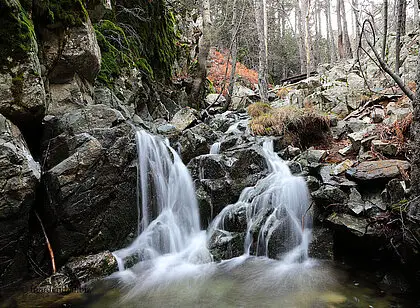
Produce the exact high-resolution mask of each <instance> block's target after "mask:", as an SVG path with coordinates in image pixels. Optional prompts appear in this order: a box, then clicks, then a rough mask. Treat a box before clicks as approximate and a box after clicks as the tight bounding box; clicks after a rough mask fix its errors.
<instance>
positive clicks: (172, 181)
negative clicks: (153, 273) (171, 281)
mask: <svg viewBox="0 0 420 308" xmlns="http://www.w3.org/2000/svg"><path fill="white" fill-rule="evenodd" d="M136 142H137V150H138V191H137V197H138V203H137V207H138V211H139V221H138V236H137V238H136V239H135V240H134V242H133V243H132V244H131V245H130V246H129V247H127V248H124V249H121V250H119V251H116V252H114V255H115V257H116V258H117V260H118V263H119V267H120V270H123V269H124V262H125V261H126V260H127V258H131V260H132V261H134V262H138V261H140V260H148V259H154V258H157V257H159V256H162V255H164V254H171V253H179V252H181V251H183V250H185V249H186V248H187V247H188V245H190V244H191V241H192V240H193V238H194V237H195V236H197V234H199V233H200V223H199V221H200V220H199V213H198V205H197V199H196V197H195V192H194V186H193V183H192V179H191V176H190V174H189V172H188V170H187V167H186V166H185V165H184V164H183V163H182V161H181V159H180V157H179V156H178V154H177V153H176V151H175V150H174V149H172V148H171V147H170V146H169V144H168V142H167V141H166V142H164V141H163V140H162V139H160V138H159V137H155V136H152V135H149V134H148V133H146V132H144V131H137V132H136ZM140 213H141V214H140Z"/></svg>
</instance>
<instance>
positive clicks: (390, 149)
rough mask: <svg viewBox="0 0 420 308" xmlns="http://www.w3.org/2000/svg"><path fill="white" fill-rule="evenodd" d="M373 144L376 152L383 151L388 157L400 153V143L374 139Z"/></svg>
mask: <svg viewBox="0 0 420 308" xmlns="http://www.w3.org/2000/svg"><path fill="white" fill-rule="evenodd" d="M372 146H373V149H374V150H375V151H376V152H378V153H381V154H383V155H385V156H387V157H395V156H396V155H397V154H398V145H397V144H395V143H388V142H383V141H381V140H373V141H372Z"/></svg>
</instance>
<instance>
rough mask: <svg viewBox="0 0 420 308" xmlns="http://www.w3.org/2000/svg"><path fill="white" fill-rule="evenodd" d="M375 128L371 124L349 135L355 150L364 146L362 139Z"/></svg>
mask: <svg viewBox="0 0 420 308" xmlns="http://www.w3.org/2000/svg"><path fill="white" fill-rule="evenodd" d="M374 128H375V127H374V126H370V127H367V128H365V129H364V130H362V131H358V132H355V133H351V134H348V135H347V136H348V138H349V139H350V141H351V145H352V148H353V151H355V152H358V151H359V150H360V148H361V146H362V141H363V140H364V139H365V138H366V137H368V136H369V135H370V134H371V133H372V131H373V130H374Z"/></svg>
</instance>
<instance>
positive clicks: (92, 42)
mask: <svg viewBox="0 0 420 308" xmlns="http://www.w3.org/2000/svg"><path fill="white" fill-rule="evenodd" d="M40 36H41V41H42V49H43V52H44V63H45V66H46V70H47V75H48V82H49V91H50V93H51V100H50V103H49V105H48V108H47V113H48V114H51V115H63V114H65V113H67V112H70V111H72V110H75V109H78V108H81V107H83V106H86V105H89V104H93V98H92V97H93V83H94V81H95V78H96V76H97V74H98V72H99V70H100V68H101V52H100V49H99V45H98V42H97V40H96V36H95V30H94V28H93V26H92V24H91V22H90V20H89V18H87V19H86V20H85V22H83V23H81V24H80V25H78V26H75V27H70V28H68V29H66V30H65V31H61V32H60V31H53V30H51V29H49V28H41V29H40ZM63 42H64V43H63Z"/></svg>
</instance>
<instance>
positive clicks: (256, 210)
mask: <svg viewBox="0 0 420 308" xmlns="http://www.w3.org/2000/svg"><path fill="white" fill-rule="evenodd" d="M263 151H264V156H265V158H266V161H267V164H268V167H269V171H270V174H269V175H268V176H267V177H266V178H264V179H262V180H260V181H259V182H258V183H257V185H255V187H249V188H246V189H244V190H243V192H242V194H241V196H240V197H239V200H238V202H237V203H235V204H231V205H229V206H227V207H225V208H224V209H223V211H222V212H221V213H220V214H219V215H218V216H217V217H216V218H215V219H214V220H213V222H212V224H211V225H210V228H209V236H208V238H211V236H212V233H213V232H215V231H216V230H224V221H225V219H226V218H227V217H226V216H227V215H231V213H232V212H233V211H235V209H239V208H242V207H245V208H246V218H247V232H246V238H245V243H244V254H246V255H249V254H250V250H251V247H252V246H253V245H254V244H255V247H256V248H255V249H253V250H254V254H256V255H261V256H268V252H269V245H270V239H271V237H272V235H273V233H275V232H276V231H280V232H281V238H282V241H283V244H282V246H284V248H283V249H284V250H285V251H286V252H289V253H288V254H287V255H286V256H285V259H286V260H288V261H289V262H293V261H298V260H305V259H307V258H308V246H309V241H310V236H311V227H312V226H311V224H312V217H311V213H310V212H309V211H308V208H309V191H308V189H307V186H306V183H305V181H304V179H303V178H301V177H296V176H293V175H292V174H291V172H290V170H289V168H288V167H287V165H286V163H285V162H284V161H283V160H282V159H281V158H279V157H278V155H277V154H276V153H274V151H273V141H272V140H266V141H265V142H264V145H263ZM266 216H267V217H266ZM258 226H261V227H260V230H259V233H258V235H257V236H256V238H257V243H254V241H255V238H254V236H253V234H252V230H255V229H258ZM277 236H278V234H277Z"/></svg>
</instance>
